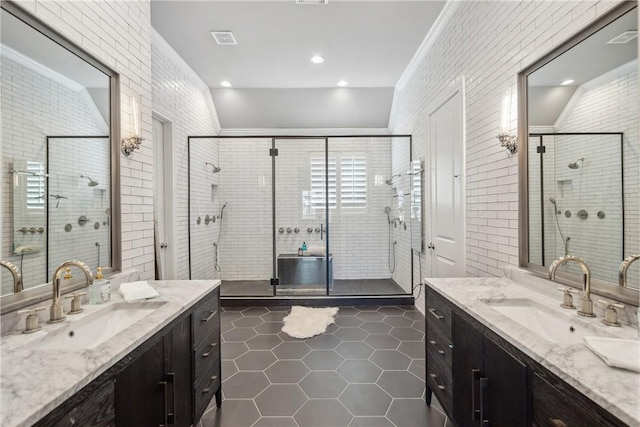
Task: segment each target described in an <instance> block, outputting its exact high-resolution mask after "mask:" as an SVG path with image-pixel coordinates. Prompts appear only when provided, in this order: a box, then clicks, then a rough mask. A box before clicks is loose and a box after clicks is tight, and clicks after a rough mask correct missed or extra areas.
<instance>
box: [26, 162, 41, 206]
mask: <svg viewBox="0 0 640 427" xmlns="http://www.w3.org/2000/svg"><path fill="white" fill-rule="evenodd" d="M27 171H28V172H33V173H34V174H38V175H27V176H26V182H27V209H35V210H43V209H44V204H45V200H44V192H45V181H44V180H45V177H44V165H43V164H42V163H39V162H27Z"/></svg>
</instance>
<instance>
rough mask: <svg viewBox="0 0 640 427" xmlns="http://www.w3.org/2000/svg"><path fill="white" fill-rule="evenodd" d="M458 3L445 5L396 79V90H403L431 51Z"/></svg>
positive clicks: (455, 1) (450, 1)
mask: <svg viewBox="0 0 640 427" xmlns="http://www.w3.org/2000/svg"><path fill="white" fill-rule="evenodd" d="M460 3H462V1H458V0H449V1H447V2H446V3H445V5H444V7H443V8H442V11H441V12H440V15H438V18H437V19H436V21H435V22H434V23H433V25H432V26H431V28H430V29H429V32H428V33H427V35H426V36H425V38H424V40H422V43H421V44H420V47H418V50H417V51H416V53H415V54H414V55H413V58H411V61H409V65H407V68H405V69H404V72H403V73H402V75H401V76H400V79H398V83H396V90H398V91H401V90H403V89H404V87H405V85H406V84H407V82H408V81H409V79H410V78H411V77H412V76H413V73H415V72H416V70H417V69H418V66H419V65H420V64H421V63H422V61H423V60H424V58H425V57H426V56H427V53H429V49H431V47H432V46H433V44H434V43H435V42H436V40H437V39H438V37H439V36H440V33H442V31H443V30H444V27H445V26H446V25H447V24H448V23H449V20H450V19H451V17H452V16H453V14H454V13H455V12H456V10H458V6H459V5H460Z"/></svg>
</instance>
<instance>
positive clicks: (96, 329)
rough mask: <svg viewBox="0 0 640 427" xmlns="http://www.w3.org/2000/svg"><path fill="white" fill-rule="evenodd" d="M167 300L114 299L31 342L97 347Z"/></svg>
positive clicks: (72, 347) (47, 345)
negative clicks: (127, 301)
mask: <svg viewBox="0 0 640 427" xmlns="http://www.w3.org/2000/svg"><path fill="white" fill-rule="evenodd" d="M163 304H164V302H163V301H158V302H139V303H133V304H129V303H114V304H112V305H109V306H108V307H105V308H103V309H101V310H99V311H97V312H96V313H95V314H88V315H86V316H85V317H83V318H81V319H77V320H73V317H71V316H67V320H69V323H68V324H67V325H65V326H64V327H62V328H60V329H57V330H55V331H53V332H49V333H48V334H47V335H46V336H45V337H43V338H42V339H40V340H38V341H35V342H33V343H31V344H30V345H29V347H31V348H35V349H42V350H45V349H60V350H82V349H89V348H94V347H97V346H98V345H100V344H102V343H103V342H105V341H107V340H108V339H109V338H112V337H114V336H115V335H117V334H118V333H120V332H121V331H123V330H124V329H126V328H128V327H129V326H131V325H133V324H134V323H136V322H137V321H139V320H140V319H142V318H144V317H146V316H148V315H149V314H151V313H153V312H154V311H155V310H156V309H157V308H159V307H161V306H162V305H163Z"/></svg>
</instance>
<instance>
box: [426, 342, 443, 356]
mask: <svg viewBox="0 0 640 427" xmlns="http://www.w3.org/2000/svg"><path fill="white" fill-rule="evenodd" d="M429 344H431V345H432V346H433V348H435V349H436V351H437V352H438V354H440V355H442V356H444V350H440V349H439V348H438V345H437V343H436V342H435V341H434V340H429Z"/></svg>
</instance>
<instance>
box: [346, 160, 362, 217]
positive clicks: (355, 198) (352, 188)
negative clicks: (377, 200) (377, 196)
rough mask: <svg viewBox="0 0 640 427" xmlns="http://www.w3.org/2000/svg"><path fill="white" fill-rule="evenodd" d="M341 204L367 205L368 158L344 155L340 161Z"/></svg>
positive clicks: (353, 206) (354, 206) (348, 206)
mask: <svg viewBox="0 0 640 427" xmlns="http://www.w3.org/2000/svg"><path fill="white" fill-rule="evenodd" d="M340 206H341V207H342V208H346V209H350V208H366V207H367V158H366V157H365V156H358V157H343V158H342V159H341V161H340Z"/></svg>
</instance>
